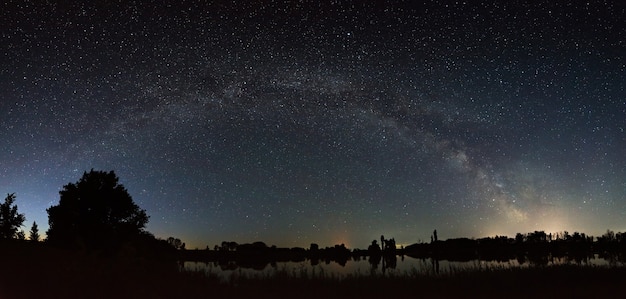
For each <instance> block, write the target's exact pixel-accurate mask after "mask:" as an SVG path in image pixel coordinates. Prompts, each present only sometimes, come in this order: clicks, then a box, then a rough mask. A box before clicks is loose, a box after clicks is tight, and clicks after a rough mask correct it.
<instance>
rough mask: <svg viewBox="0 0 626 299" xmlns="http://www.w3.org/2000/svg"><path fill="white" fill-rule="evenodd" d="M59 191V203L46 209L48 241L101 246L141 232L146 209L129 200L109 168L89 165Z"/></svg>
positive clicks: (122, 240) (131, 237) (118, 242)
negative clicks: (95, 168) (97, 169)
mask: <svg viewBox="0 0 626 299" xmlns="http://www.w3.org/2000/svg"><path fill="white" fill-rule="evenodd" d="M59 194H60V199H59V204H58V205H56V206H51V207H50V208H48V209H47V210H46V211H47V212H48V223H49V226H50V228H49V229H48V231H47V235H48V241H49V242H51V243H57V244H64V245H72V244H84V245H85V246H87V247H89V248H105V247H111V246H116V245H119V244H120V243H121V242H124V241H129V240H132V239H133V238H136V237H138V236H140V235H142V234H143V233H145V231H144V228H145V226H146V223H147V222H148V215H147V214H146V211H145V210H143V209H140V208H139V206H137V204H135V202H133V199H132V197H131V196H130V194H129V193H128V191H127V190H126V188H125V187H124V186H123V185H122V184H120V183H119V178H118V177H117V176H116V175H115V173H114V172H113V171H110V172H104V171H94V170H93V169H92V170H91V171H90V172H85V173H83V176H82V177H81V178H80V180H79V181H78V182H76V183H69V184H67V185H65V186H63V189H62V190H61V191H59ZM77 242H78V243H77Z"/></svg>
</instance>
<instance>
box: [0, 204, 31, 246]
mask: <svg viewBox="0 0 626 299" xmlns="http://www.w3.org/2000/svg"><path fill="white" fill-rule="evenodd" d="M14 202H15V193H11V194H7V197H6V198H5V199H4V203H2V204H0V239H12V238H15V237H18V235H17V230H18V228H19V227H20V226H22V223H24V221H26V218H25V217H24V214H20V213H18V212H17V206H16V205H14V204H13V203H14Z"/></svg>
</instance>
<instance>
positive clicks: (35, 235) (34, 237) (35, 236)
mask: <svg viewBox="0 0 626 299" xmlns="http://www.w3.org/2000/svg"><path fill="white" fill-rule="evenodd" d="M29 238H30V240H31V241H33V242H39V238H40V236H39V227H37V222H36V221H33V226H32V227H31V228H30V236H29Z"/></svg>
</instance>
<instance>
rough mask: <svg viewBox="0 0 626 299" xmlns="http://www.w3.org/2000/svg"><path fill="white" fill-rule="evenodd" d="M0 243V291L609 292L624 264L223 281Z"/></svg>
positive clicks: (152, 294)
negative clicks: (446, 273) (438, 275)
mask: <svg viewBox="0 0 626 299" xmlns="http://www.w3.org/2000/svg"><path fill="white" fill-rule="evenodd" d="M1 245H2V246H0V265H1V267H2V270H1V272H0V298H250V297H258V298H390V297H397V296H408V297H410V298H502V297H506V298H607V297H620V296H622V295H624V293H625V292H626V291H624V290H623V286H624V285H626V268H624V267H614V268H602V267H591V266H572V265H566V266H551V267H535V268H531V269H511V270H489V269H487V270H477V271H470V272H460V273H458V274H456V275H451V276H445V277H429V276H415V277H411V276H410V275H407V276H402V277H394V278H389V277H367V276H358V277H351V278H346V279H344V280H341V281H339V280H336V279H332V278H312V279H298V278H294V277H292V276H290V275H289V274H287V273H282V274H281V273H278V274H277V275H276V276H275V277H274V278H272V279H260V278H242V279H239V280H237V281H234V282H231V283H228V284H223V283H220V282H219V280H218V279H217V278H211V277H206V276H204V274H200V273H189V272H180V271H179V270H178V269H179V266H178V264H177V263H176V262H172V261H170V262H166V261H155V260H154V259H145V258H138V257H137V256H135V255H133V254H132V253H126V254H118V255H116V256H115V257H102V256H99V255H98V254H94V253H89V254H87V253H84V252H76V251H67V250H62V249H56V248H48V247H46V246H43V245H42V244H28V245H12V244H9V245H7V244H1Z"/></svg>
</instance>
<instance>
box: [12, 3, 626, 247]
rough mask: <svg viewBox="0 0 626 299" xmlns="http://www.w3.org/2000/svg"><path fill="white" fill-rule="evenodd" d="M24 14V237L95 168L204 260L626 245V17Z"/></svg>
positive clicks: (113, 8)
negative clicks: (449, 243) (483, 245)
mask: <svg viewBox="0 0 626 299" xmlns="http://www.w3.org/2000/svg"><path fill="white" fill-rule="evenodd" d="M11 2H12V1H9V3H6V1H4V2H3V3H2V4H0V32H1V40H2V42H1V43H0V139H1V143H2V145H1V146H0V192H2V194H6V193H13V192H15V193H16V195H17V201H16V204H17V205H18V208H19V211H20V212H22V213H24V214H25V216H26V218H27V221H26V222H25V223H24V227H23V229H24V231H28V229H29V228H30V226H31V225H32V222H33V221H36V222H37V223H38V224H39V226H40V230H41V231H42V232H44V231H45V230H47V228H48V221H47V214H46V208H48V207H50V206H51V205H56V204H58V200H59V195H58V191H59V190H60V189H61V188H62V186H63V185H65V184H67V183H69V182H76V181H77V180H78V179H79V178H80V177H81V175H82V174H83V172H84V171H89V170H90V169H92V168H93V169H95V170H106V171H108V170H114V171H115V172H116V173H117V175H118V176H119V177H120V182H121V183H122V184H124V185H125V186H126V187H127V189H128V191H129V192H130V194H131V195H132V196H133V199H134V200H135V202H136V203H137V204H138V205H139V206H140V207H141V208H144V209H146V211H147V213H148V215H150V222H149V223H148V226H147V230H148V231H150V232H152V233H154V234H155V235H156V236H157V237H161V238H167V237H169V236H174V237H178V238H180V239H182V240H183V241H184V242H186V243H187V247H188V248H194V247H199V248H205V247H206V246H207V245H208V246H210V247H211V248H212V247H213V246H214V245H215V244H219V243H221V241H224V240H226V241H236V242H239V243H245V242H253V241H264V242H266V243H267V244H275V245H277V246H284V247H292V246H302V247H308V246H309V244H310V243H312V242H315V243H318V244H320V246H331V245H334V244H340V243H345V244H346V246H348V247H350V248H355V247H357V248H366V247H367V245H368V244H369V243H370V242H371V240H373V239H379V238H380V235H381V234H384V235H385V236H386V237H395V239H396V240H397V242H398V244H410V243H415V242H417V241H419V240H422V241H430V234H431V233H432V231H433V230H434V229H437V231H438V234H439V238H440V239H447V238H453V237H484V236H495V235H508V236H511V237H512V236H514V235H515V233H516V232H529V231H534V230H545V231H546V232H557V231H564V230H565V231H569V232H570V233H571V232H574V231H580V232H585V233H588V234H592V235H600V234H602V233H603V232H605V231H606V230H607V229H612V230H615V231H626V132H624V130H625V129H626V91H625V84H626V29H625V24H626V22H625V21H624V20H625V19H626V13H625V5H624V3H622V2H623V1H590V2H589V3H587V2H584V1H489V2H485V3H482V4H470V3H469V2H472V3H474V1H468V3H465V2H462V1H436V2H426V3H418V2H417V1H411V2H415V3H410V4H407V3H399V2H396V1H390V2H389V3H387V4H383V3H382V2H380V1H377V2H375V3H376V4H374V2H372V3H371V4H370V5H364V4H354V3H353V4H348V2H341V3H334V4H328V3H326V4H317V3H315V2H313V1H311V3H308V2H307V3H299V2H296V1H293V2H290V3H274V2H271V1H237V2H236V4H235V3H226V2H222V1H219V2H218V3H213V4H207V3H205V2H204V1H202V2H200V1H198V2H191V1H162V2H165V3H172V4H163V3H160V4H154V3H153V4H146V3H141V2H134V1H133V2H130V1H81V3H80V4H75V5H55V4H42V3H41V2H44V1H33V2H32V3H31V2H29V1H15V2H17V3H11ZM155 2H161V1H155ZM175 2H180V3H178V4H173V3H175ZM324 2H325V1H324ZM333 2H335V1H333ZM437 2H439V3H437ZM527 2H528V3H527ZM553 2H554V3H553ZM569 2H573V3H569ZM355 3H358V2H355ZM566 3H567V4H566ZM3 197H4V196H3Z"/></svg>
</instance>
